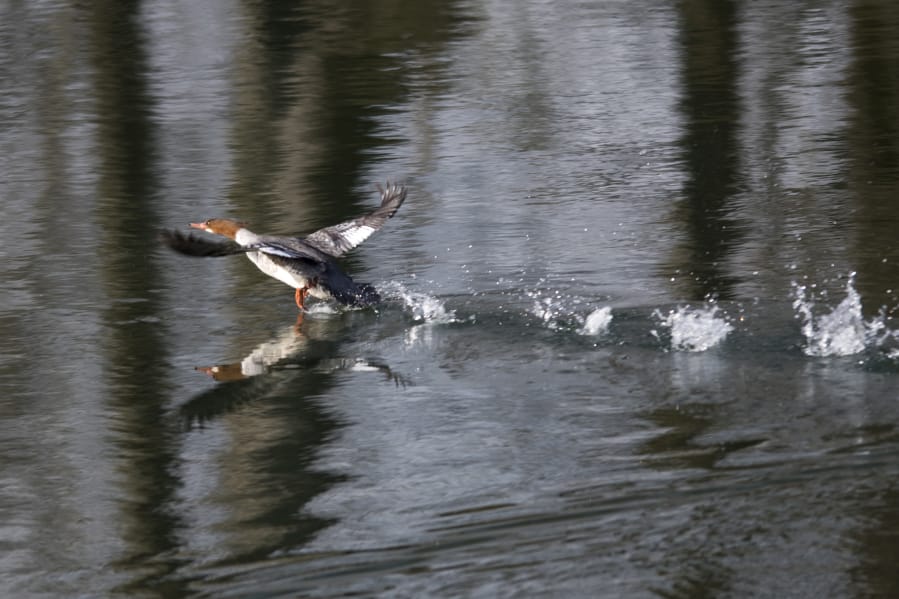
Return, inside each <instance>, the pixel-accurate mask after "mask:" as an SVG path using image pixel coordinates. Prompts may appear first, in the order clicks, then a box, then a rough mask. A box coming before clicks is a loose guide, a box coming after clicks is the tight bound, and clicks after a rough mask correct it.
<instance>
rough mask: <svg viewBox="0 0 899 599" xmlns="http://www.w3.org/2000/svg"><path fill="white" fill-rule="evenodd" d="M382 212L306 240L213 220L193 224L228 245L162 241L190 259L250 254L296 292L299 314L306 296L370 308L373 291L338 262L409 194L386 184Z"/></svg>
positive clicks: (166, 235)
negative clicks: (218, 236) (219, 236)
mask: <svg viewBox="0 0 899 599" xmlns="http://www.w3.org/2000/svg"><path fill="white" fill-rule="evenodd" d="M378 190H379V191H380V192H381V206H380V207H379V208H378V209H377V210H375V211H374V212H372V213H370V214H366V215H365V216H360V217H359V218H356V219H353V220H349V221H346V222H342V223H340V224H338V225H334V226H332V227H325V228H324V229H320V230H318V231H316V232H314V233H312V234H310V235H307V236H306V237H305V238H302V239H301V238H297V237H275V236H270V235H257V234H256V233H253V232H252V231H250V230H249V229H247V228H246V227H245V226H244V223H241V222H238V221H234V220H230V219H226V218H213V219H210V220H207V221H205V222H202V223H190V226H191V227H192V228H194V229H201V230H203V231H206V232H207V233H215V234H217V235H223V236H225V237H229V238H231V239H232V240H233V241H230V242H215V241H207V240H205V239H201V238H199V237H195V236H193V235H185V234H183V233H180V232H178V231H167V230H164V231H162V233H161V237H162V240H163V241H164V242H165V243H166V245H168V246H169V247H170V248H172V249H173V250H175V251H176V252H180V253H182V254H186V255H188V256H230V255H233V254H246V255H247V258H249V259H250V260H252V262H253V263H254V264H255V265H256V266H258V267H259V270H261V271H262V272H264V273H265V274H267V275H269V276H270V277H274V278H276V279H278V280H279V281H281V282H283V283H286V284H288V285H290V286H291V287H294V288H295V289H296V294H295V295H294V299H295V300H296V303H297V306H298V307H299V308H300V310H302V309H303V303H304V302H305V300H306V296H307V295H310V296H312V297H317V298H319V299H331V298H333V299H336V300H337V301H338V302H340V303H342V304H347V305H354V306H369V305H372V304H375V303H377V302H378V301H380V299H381V298H380V296H379V295H378V292H377V291H375V288H374V287H372V286H371V285H367V284H365V283H356V282H355V281H353V279H351V278H350V277H349V275H347V274H346V273H344V272H343V271H342V270H340V267H339V266H338V265H337V263H336V262H335V260H334V259H335V258H339V257H340V256H342V255H343V254H345V253H346V252H348V251H350V250H351V249H353V248H354V247H356V246H357V245H359V244H360V243H362V242H363V241H365V240H366V239H368V238H369V237H370V236H371V234H372V233H374V232H375V231H377V230H378V229H380V228H381V227H382V226H384V223H386V222H387V220H388V219H389V218H390V217H392V216H393V215H394V214H395V213H396V211H397V210H399V207H400V206H402V204H403V201H405V199H406V188H405V187H404V186H402V185H396V184H390V183H389V182H388V183H387V186H386V188H382V187H381V186H380V185H379V186H378Z"/></svg>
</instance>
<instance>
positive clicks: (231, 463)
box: [181, 369, 344, 565]
mask: <svg viewBox="0 0 899 599" xmlns="http://www.w3.org/2000/svg"><path fill="white" fill-rule="evenodd" d="M333 385H334V381H333V376H332V374H331V373H328V372H321V371H317V370H315V369H309V370H305V369H304V370H279V371H275V372H271V373H269V374H267V375H265V376H257V377H252V378H248V379H243V380H238V381H234V382H229V383H223V384H220V385H216V386H214V387H212V388H211V389H208V390H207V391H204V392H202V393H200V394H199V395H197V396H196V397H194V398H192V399H191V400H190V401H188V403H187V404H185V405H184V406H183V407H182V409H181V416H182V417H183V419H184V421H185V422H187V423H188V427H189V428H190V429H192V430H193V431H194V432H193V434H200V435H202V434H204V432H203V431H201V430H197V428H198V425H201V426H210V425H211V421H212V420H213V419H220V422H217V423H216V426H219V427H222V428H223V429H224V430H226V431H227V433H228V435H229V437H230V440H229V443H228V447H227V448H225V449H224V451H223V452H222V453H221V455H218V456H215V462H214V470H215V472H216V477H217V479H218V484H217V485H216V487H215V488H214V489H212V490H210V492H209V494H206V495H204V496H203V497H202V504H203V505H204V506H205V507H208V508H211V509H212V510H213V511H214V512H216V513H221V514H222V516H221V517H220V518H219V521H218V522H216V524H215V525H214V527H213V528H214V530H215V532H216V534H217V535H218V537H219V541H218V542H217V546H216V548H215V554H216V558H217V562H218V565H224V564H237V563H248V562H252V561H255V560H260V559H266V558H270V557H271V556H272V554H273V553H274V552H280V551H286V550H290V549H294V548H297V547H300V546H302V545H303V544H304V543H306V542H308V541H309V540H310V539H311V538H312V537H313V536H314V534H315V533H316V532H317V531H319V530H321V529H322V528H325V527H327V526H329V525H330V524H332V523H333V522H332V521H331V520H329V519H326V518H320V517H316V516H312V515H309V514H307V513H305V512H304V509H303V508H304V506H305V505H306V504H307V503H309V501H310V500H311V499H312V498H314V497H316V496H317V495H319V494H321V493H323V492H325V491H326V490H327V489H329V488H331V487H333V486H334V485H335V484H337V483H339V482H341V481H343V480H344V477H343V476H340V475H335V474H332V473H330V472H326V471H322V470H321V469H320V468H316V467H315V465H314V464H315V462H316V460H317V456H318V455H319V452H320V449H321V447H323V446H324V445H325V444H326V443H327V442H328V440H329V439H331V438H332V437H333V436H334V435H335V434H336V432H337V430H338V429H339V427H340V423H339V421H338V420H337V419H336V418H335V417H334V416H332V415H331V414H329V413H328V411H327V410H326V409H324V408H323V407H322V405H321V404H320V402H319V401H317V400H316V398H317V397H319V396H321V395H322V394H325V393H327V392H328V390H329V389H331V388H332V387H333ZM250 407H252V409H247V408H250ZM204 561H209V558H208V557H207V558H206V560H204Z"/></svg>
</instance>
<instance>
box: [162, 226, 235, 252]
mask: <svg viewBox="0 0 899 599" xmlns="http://www.w3.org/2000/svg"><path fill="white" fill-rule="evenodd" d="M159 239H160V240H161V241H162V242H163V243H164V244H166V245H167V246H169V247H170V248H172V249H173V250H175V251H176V252H178V253H179V254H184V255H185V256H199V257H210V256H231V255H233V254H243V253H244V252H249V251H252V250H251V249H249V248H246V247H244V246H241V245H239V244H237V243H234V242H233V241H224V242H222V241H210V240H208V239H204V238H202V237H197V236H195V235H190V234H187V235H185V234H184V233H182V232H180V231H171V230H169V229H163V230H162V231H160V232H159Z"/></svg>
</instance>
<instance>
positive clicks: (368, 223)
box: [305, 182, 406, 258]
mask: <svg viewBox="0 0 899 599" xmlns="http://www.w3.org/2000/svg"><path fill="white" fill-rule="evenodd" d="M378 191H380V192H381V205H380V206H379V207H378V209H377V210H375V211H374V212H370V213H369V214H366V215H365V216H360V217H359V218H354V219H353V220H348V221H345V222H342V223H340V224H337V225H334V226H331V227H325V228H324V229H319V230H318V231H316V232H314V233H312V234H311V235H308V236H307V237H306V239H305V241H306V243H308V244H309V245H312V246H313V247H315V248H317V249H319V250H321V251H322V252H324V253H326V254H328V255H329V256H334V257H335V258H337V257H340V256H342V255H343V254H345V253H347V252H348V251H350V250H351V249H353V248H354V247H356V246H357V245H359V244H360V243H362V242H363V241H365V240H366V239H368V238H369V237H370V236H371V234H372V233H374V232H375V231H377V230H378V229H380V228H381V227H383V226H384V223H386V222H387V221H388V220H389V219H390V218H391V217H392V216H393V215H394V214H396V211H397V210H399V208H400V206H402V205H403V202H404V201H406V187H405V186H403V185H399V184H396V183H390V182H388V183H387V184H386V187H385V188H382V187H381V186H380V185H378Z"/></svg>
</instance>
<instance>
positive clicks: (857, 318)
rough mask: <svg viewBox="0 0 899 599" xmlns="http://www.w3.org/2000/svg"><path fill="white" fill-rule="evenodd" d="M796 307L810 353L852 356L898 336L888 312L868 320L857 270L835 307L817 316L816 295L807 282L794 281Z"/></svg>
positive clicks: (807, 353)
mask: <svg viewBox="0 0 899 599" xmlns="http://www.w3.org/2000/svg"><path fill="white" fill-rule="evenodd" d="M792 285H793V295H794V297H795V299H794V300H793V309H794V310H795V311H796V317H797V318H799V319H801V320H802V335H803V336H804V337H805V343H806V345H805V349H804V350H803V351H804V352H805V353H806V355H809V356H851V355H854V354H858V353H861V352H863V351H865V349H866V348H869V347H881V346H883V345H884V344H885V343H886V342H887V341H888V340H889V339H895V338H897V333H899V331H890V330H889V329H888V328H887V326H886V315H885V314H884V311H883V310H881V312H880V314H878V315H877V316H875V317H873V318H872V319H871V320H865V317H864V315H863V314H862V300H861V296H860V295H859V293H858V291H856V290H855V273H854V272H852V273H849V280H848V281H847V282H846V297H845V298H844V299H843V301H841V302H840V303H839V304H838V305H837V306H836V307H835V308H834V309H833V310H831V311H830V312H828V313H826V314H820V315H818V316H815V314H814V309H815V299H814V297H813V292H812V291H811V290H810V289H809V287H808V286H807V285H799V284H798V283H796V282H793V284H792Z"/></svg>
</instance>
